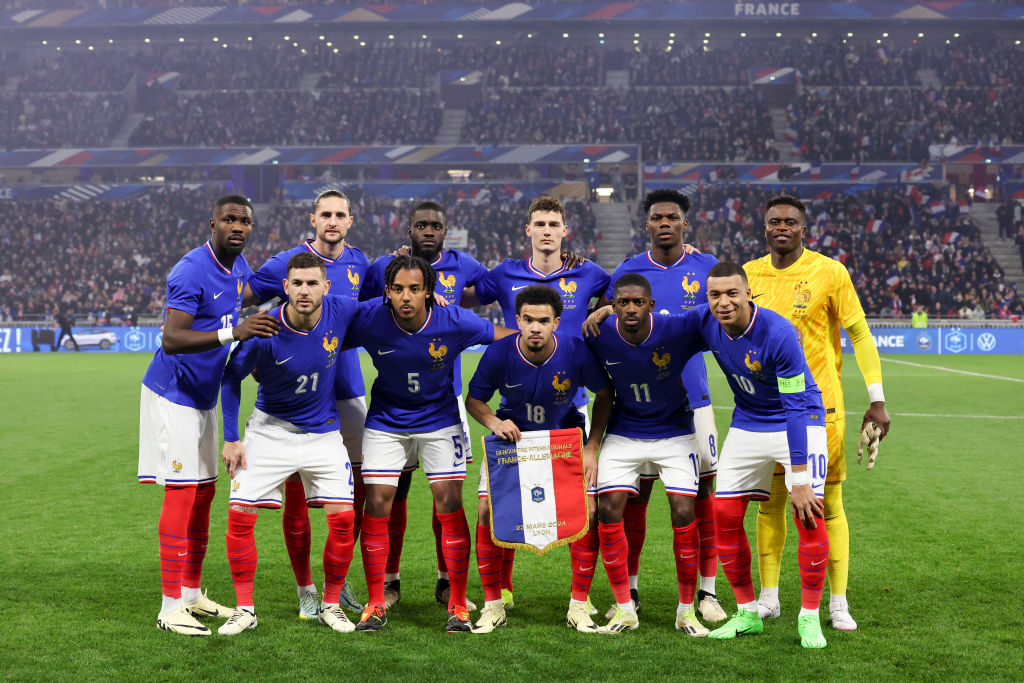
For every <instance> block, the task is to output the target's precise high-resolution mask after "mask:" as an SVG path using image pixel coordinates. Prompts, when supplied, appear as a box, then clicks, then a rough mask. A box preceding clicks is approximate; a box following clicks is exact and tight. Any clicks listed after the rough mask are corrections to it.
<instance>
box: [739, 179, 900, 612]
mask: <svg viewBox="0 0 1024 683" xmlns="http://www.w3.org/2000/svg"><path fill="white" fill-rule="evenodd" d="M806 232H807V210H806V207H805V206H804V204H803V202H801V201H800V200H799V199H797V198H796V197H791V196H788V195H781V196H778V197H775V198H773V199H771V200H769V201H768V203H767V205H766V206H765V221H764V235H765V240H766V241H767V242H768V248H769V250H770V253H769V254H768V255H767V256H764V257H763V258H760V259H757V260H756V261H751V262H749V263H747V264H746V265H745V266H744V269H745V270H746V272H747V276H748V277H749V278H750V288H751V290H752V291H753V292H754V296H755V297H758V298H757V301H758V303H759V304H760V305H761V306H762V307H764V308H770V309H771V310H773V311H775V312H777V313H779V314H781V315H782V316H784V317H786V318H788V319H789V321H790V322H791V323H793V325H794V326H795V327H796V328H797V330H798V331H799V332H800V336H801V339H802V343H803V347H804V353H805V355H806V356H807V364H808V366H809V367H810V369H811V374H812V375H814V379H815V381H816V382H817V384H818V386H820V387H821V392H822V398H823V400H824V403H825V429H826V431H827V433H828V453H829V465H828V479H827V480H826V481H825V526H826V527H827V528H828V536H829V541H830V543H829V560H828V579H829V587H830V589H831V593H832V597H831V599H830V601H829V612H830V616H831V620H832V627H833V628H836V629H840V630H844V631H852V630H854V629H856V628H857V622H855V621H854V620H853V617H851V616H850V607H849V604H848V603H847V600H846V588H847V579H848V575H849V569H850V529H849V525H848V523H847V520H846V511H845V510H844V509H843V481H844V480H845V479H846V410H845V406H844V404H843V387H842V384H841V382H840V376H841V373H842V363H843V355H842V351H841V348H840V341H839V334H840V331H839V328H840V327H844V328H846V331H847V333H848V334H849V335H850V340H851V341H852V342H853V350H854V353H855V354H856V357H857V365H858V366H859V367H860V371H861V374H862V375H863V376H864V381H865V383H866V384H867V389H868V397H869V399H870V402H871V403H870V405H869V406H868V409H867V411H865V413H864V418H863V419H862V420H861V430H862V431H863V430H864V428H865V427H866V426H867V425H868V423H874V424H876V425H878V428H879V429H880V430H881V436H883V437H884V436H885V434H887V433H888V431H889V414H888V413H887V412H886V410H885V394H884V392H883V391H882V366H881V363H880V361H879V358H878V349H877V348H876V346H875V340H874V337H872V336H871V330H870V329H868V324H867V321H866V320H865V319H864V309H862V308H861V305H860V300H859V299H858V298H857V292H856V291H855V290H854V288H853V282H852V281H851V280H850V274H849V273H848V272H847V270H846V268H845V266H843V264H841V263H839V262H838V261H834V260H832V259H830V258H827V257H825V256H822V255H821V254H818V253H816V252H813V251H810V250H809V249H805V248H804V245H803V238H804V236H805V235H806ZM875 443H877V442H875ZM857 461H858V462H860V453H859V451H858V457H857ZM873 464H874V460H873V459H872V460H871V461H869V463H868V468H869V469H870V468H871V466H872V465H873ZM785 509H786V490H785V487H784V486H783V478H782V476H781V473H780V472H779V469H778V468H776V476H775V478H774V480H773V483H772V492H771V498H770V499H769V500H768V501H765V502H762V503H761V505H760V508H759V510H758V515H757V551H758V561H759V569H760V575H761V595H760V599H759V600H758V611H759V612H760V613H761V616H762V618H766V617H777V616H779V614H780V607H779V588H778V586H779V571H780V566H781V560H782V549H783V546H784V545H785V542H786V519H785Z"/></svg>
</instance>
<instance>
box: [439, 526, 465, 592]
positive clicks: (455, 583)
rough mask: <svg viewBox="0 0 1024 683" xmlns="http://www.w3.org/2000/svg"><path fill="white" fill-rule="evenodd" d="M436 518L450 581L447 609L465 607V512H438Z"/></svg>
mask: <svg viewBox="0 0 1024 683" xmlns="http://www.w3.org/2000/svg"><path fill="white" fill-rule="evenodd" d="M437 519H438V521H440V523H441V536H442V538H443V543H442V546H441V547H442V550H443V551H444V563H445V566H446V567H448V581H450V582H451V593H450V596H449V598H448V609H452V608H453V607H463V608H465V606H466V580H467V574H468V572H469V544H470V538H469V524H467V523H466V512H465V510H464V509H463V508H459V509H458V510H456V511H455V512H439V513H437Z"/></svg>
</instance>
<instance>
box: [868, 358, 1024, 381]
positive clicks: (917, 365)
mask: <svg viewBox="0 0 1024 683" xmlns="http://www.w3.org/2000/svg"><path fill="white" fill-rule="evenodd" d="M882 360H884V361H885V362H887V363H899V364H900V365H910V366H913V367H915V368H925V369H926V370H945V371H946V372H955V373H957V374H959V375H970V376H971V377H985V378H987V379H1003V380H1006V381H1007V382H1021V383H1024V379H1019V378H1017V377H1001V376H999V375H986V374H984V373H981V372H971V371H970V370H957V369H955V368H944V367H942V366H941V365H925V364H924V363H911V362H910V361H909V360H896V359H895V358H883V359H882Z"/></svg>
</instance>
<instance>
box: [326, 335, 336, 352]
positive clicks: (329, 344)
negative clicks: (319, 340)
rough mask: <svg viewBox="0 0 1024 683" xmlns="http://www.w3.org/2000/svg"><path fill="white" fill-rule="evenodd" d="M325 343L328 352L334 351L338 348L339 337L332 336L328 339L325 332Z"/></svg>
mask: <svg viewBox="0 0 1024 683" xmlns="http://www.w3.org/2000/svg"><path fill="white" fill-rule="evenodd" d="M323 343H324V351H326V352H327V353H332V352H333V351H334V350H335V349H336V348H338V338H337V337H331V339H330V341H328V339H327V335H326V334H325V335H324V338H323Z"/></svg>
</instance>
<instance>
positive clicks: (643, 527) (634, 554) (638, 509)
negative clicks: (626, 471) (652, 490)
mask: <svg viewBox="0 0 1024 683" xmlns="http://www.w3.org/2000/svg"><path fill="white" fill-rule="evenodd" d="M634 500H635V501H636V502H633V501H634ZM622 524H623V528H624V530H625V533H626V542H627V543H628V544H629V557H628V559H627V568H628V569H629V575H630V576H636V575H637V574H639V573H640V553H641V552H643V549H644V541H645V540H646V538H647V503H641V502H640V499H639V498H630V499H629V501H628V502H627V503H626V510H625V511H624V512H623V514H622Z"/></svg>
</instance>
